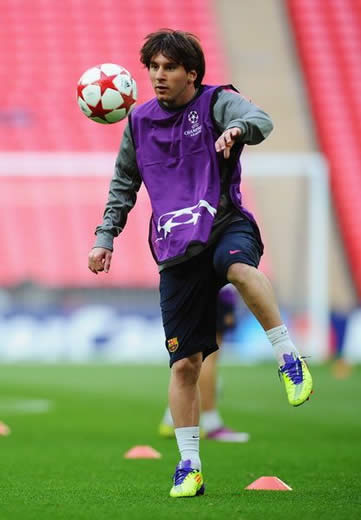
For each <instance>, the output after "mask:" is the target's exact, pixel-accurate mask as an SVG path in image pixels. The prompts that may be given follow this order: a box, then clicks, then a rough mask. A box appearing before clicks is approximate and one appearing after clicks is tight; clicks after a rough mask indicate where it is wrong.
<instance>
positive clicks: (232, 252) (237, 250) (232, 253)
mask: <svg viewBox="0 0 361 520" xmlns="http://www.w3.org/2000/svg"><path fill="white" fill-rule="evenodd" d="M240 252H241V250H240V249H231V250H230V252H229V254H230V255H235V254H236V253H240Z"/></svg>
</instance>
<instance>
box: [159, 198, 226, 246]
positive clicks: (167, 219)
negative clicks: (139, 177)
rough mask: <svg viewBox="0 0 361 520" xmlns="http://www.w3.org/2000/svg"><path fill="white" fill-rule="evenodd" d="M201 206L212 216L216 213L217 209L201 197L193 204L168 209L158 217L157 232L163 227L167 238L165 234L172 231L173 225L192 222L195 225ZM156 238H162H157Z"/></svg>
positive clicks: (183, 224)
mask: <svg viewBox="0 0 361 520" xmlns="http://www.w3.org/2000/svg"><path fill="white" fill-rule="evenodd" d="M201 208H206V210H207V211H208V212H209V213H210V214H211V215H212V217H214V215H215V214H216V213H217V210H216V209H215V208H213V206H211V205H210V204H209V203H208V202H207V201H206V200H203V199H201V200H200V201H199V202H198V204H196V205H195V206H190V207H189V208H182V209H177V210H176V211H169V212H168V213H164V214H163V215H161V216H160V217H159V219H158V225H157V231H158V233H160V232H161V231H162V229H163V231H164V238H167V235H168V234H169V233H171V232H172V229H173V228H174V227H177V226H185V225H187V224H193V226H195V225H196V224H197V222H198V220H199V218H200V217H201V212H200V209H201ZM157 240H163V239H162V238H158V239H157Z"/></svg>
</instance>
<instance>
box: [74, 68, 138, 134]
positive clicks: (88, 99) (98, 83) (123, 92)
mask: <svg viewBox="0 0 361 520" xmlns="http://www.w3.org/2000/svg"><path fill="white" fill-rule="evenodd" d="M136 100H137V85H136V83H135V81H134V79H133V78H132V76H131V74H130V73H129V72H128V71H127V69H125V68H124V67H122V66H121V65H115V64H114V63H103V64H101V65H97V66H96V67H92V68H91V69H88V70H87V71H86V72H84V74H83V75H82V76H81V78H80V80H79V82H78V87H77V101H78V105H79V107H80V110H81V111H82V112H83V114H85V115H86V116H87V117H88V118H89V119H92V120H93V121H96V122H97V123H102V124H105V125H107V124H112V123H117V122H118V121H121V120H122V119H124V118H126V117H127V115H128V114H129V112H130V111H131V110H132V108H133V107H134V105H135V103H136Z"/></svg>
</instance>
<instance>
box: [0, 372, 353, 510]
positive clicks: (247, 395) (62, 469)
mask: <svg viewBox="0 0 361 520" xmlns="http://www.w3.org/2000/svg"><path fill="white" fill-rule="evenodd" d="M312 371H313V375H314V380H315V393H314V395H313V397H312V399H311V401H310V402H308V403H306V404H305V405H303V406H301V407H299V408H292V407H290V406H289V405H288V403H287V401H286V397H285V394H284V390H283V387H282V385H281V383H280V382H279V381H278V378H277V374H276V370H275V366H273V365H260V366H250V367H246V366H232V367H226V366H224V367H221V369H220V373H221V376H222V379H223V395H222V398H221V402H220V405H221V410H222V412H223V415H224V417H225V419H226V422H227V424H229V425H230V426H233V427H235V428H238V429H240V430H242V431H248V432H250V434H251V440H250V442H249V443H248V444H220V443H216V442H214V441H203V442H202V443H201V457H202V461H203V474H204V477H205V481H206V495H205V496H204V497H196V498H192V499H171V498H169V497H168V493H169V489H170V486H171V475H172V473H173V471H174V466H175V464H176V463H177V462H178V453H177V448H176V444H175V442H173V441H167V440H162V439H160V438H158V436H157V427H158V423H159V421H160V419H161V415H162V413H163V410H164V406H165V403H166V387H167V380H168V375H169V374H168V368H167V367H166V366H152V365H150V366H147V367H145V366H134V365H129V366H128V365H120V366H117V365H112V366H109V365H86V366H77V365H75V366H74V365H72V366H63V365H62V366H58V365H55V366H37V365H28V366H24V365H19V366H8V365H2V366H0V419H1V420H2V421H4V422H6V423H7V424H9V425H10V426H11V428H12V434H11V435H10V436H9V437H0V470H1V472H0V478H1V480H0V520H13V519H16V520H17V519H21V520H30V519H34V520H35V519H36V520H39V519H51V520H57V519H66V520H72V519H74V520H82V519H91V520H92V519H94V520H103V519H104V520H105V519H107V520H113V519H118V518H119V519H123V518H124V519H129V520H133V519H172V518H184V517H185V516H184V515H187V518H188V517H189V518H190V519H193V518H194V519H227V520H230V519H237V520H258V519H259V520H266V519H267V520H268V519H275V520H276V519H277V520H282V519H288V520H289V519H301V520H302V519H305V520H308V519H317V520H321V519H327V520H329V519H330V518H331V519H332V520H334V519H345V520H346V519H347V520H351V519H360V518H361V484H360V482H361V404H360V403H361V368H359V367H358V368H355V369H354V370H353V372H352V373H351V376H350V377H349V378H348V379H346V380H336V379H334V378H333V376H332V374H331V370H330V367H329V366H314V367H312ZM24 399H28V400H38V399H41V400H48V401H50V402H51V404H52V406H51V407H50V409H49V411H48V412H46V413H31V410H23V409H22V408H21V407H20V408H19V406H18V407H16V406H15V405H16V403H19V402H20V401H24ZM33 412H34V410H33ZM134 445H150V446H153V447H154V448H155V449H157V450H158V451H160V452H161V453H162V455H163V456H162V458H161V459H159V460H126V459H124V458H123V455H124V453H125V452H126V451H127V450H128V449H129V448H130V447H132V446H134ZM263 475H265V476H270V475H275V476H278V477H279V478H280V479H282V480H283V481H284V482H286V483H287V484H288V485H290V486H291V487H292V488H293V491H285V492H283V491H282V492H281V491H246V490H245V489H244V488H245V486H247V485H248V484H250V483H251V482H252V481H254V480H255V479H256V478H258V477H260V476H263ZM180 515H182V516H180Z"/></svg>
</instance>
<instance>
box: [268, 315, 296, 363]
mask: <svg viewBox="0 0 361 520" xmlns="http://www.w3.org/2000/svg"><path fill="white" fill-rule="evenodd" d="M266 334H267V337H268V339H269V340H270V342H271V343H272V346H273V348H274V352H275V355H276V358H277V361H278V364H279V366H282V365H284V364H285V362H286V360H285V358H284V354H292V353H294V354H296V356H299V355H300V353H299V352H298V350H297V348H296V347H295V345H294V344H293V342H292V341H291V339H290V337H289V335H288V330H287V327H286V325H280V326H279V327H274V328H273V329H269V330H267V331H266Z"/></svg>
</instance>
